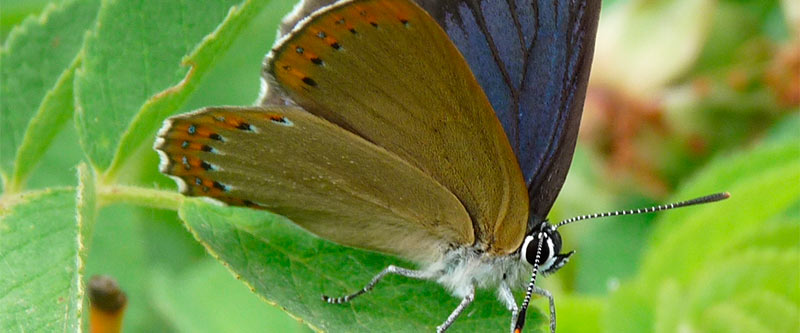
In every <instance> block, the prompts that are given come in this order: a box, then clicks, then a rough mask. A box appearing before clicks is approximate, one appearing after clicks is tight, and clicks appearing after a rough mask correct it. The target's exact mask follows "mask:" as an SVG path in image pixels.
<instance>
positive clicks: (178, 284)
mask: <svg viewBox="0 0 800 333" xmlns="http://www.w3.org/2000/svg"><path fill="white" fill-rule="evenodd" d="M154 275H155V276H154V279H153V292H152V296H151V298H153V300H154V304H155V305H156V307H157V308H158V309H159V310H160V313H161V314H162V315H163V316H164V317H166V318H168V319H169V320H170V322H172V323H173V325H174V326H175V328H176V329H177V330H178V331H181V332H237V331H238V332H258V331H264V330H267V331H270V332H306V331H309V330H308V328H306V327H305V325H303V324H301V323H300V322H299V321H297V320H294V319H291V318H290V317H289V316H287V315H286V313H284V312H283V311H281V310H280V309H278V308H277V307H274V306H272V305H269V304H267V303H265V302H264V301H262V300H261V299H259V298H258V297H257V296H256V295H255V294H254V293H253V292H251V291H250V290H249V289H247V287H246V286H244V285H243V284H242V283H241V282H239V281H238V280H236V279H235V278H234V277H233V275H231V273H230V272H229V271H228V270H226V269H225V268H224V267H223V266H222V265H221V264H220V263H218V262H216V261H215V260H213V259H210V258H209V259H208V260H205V261H203V262H201V263H199V264H197V265H194V266H193V268H191V269H188V270H187V271H186V272H184V273H182V274H180V275H177V276H175V275H174V274H168V273H166V272H162V273H161V274H154Z"/></svg>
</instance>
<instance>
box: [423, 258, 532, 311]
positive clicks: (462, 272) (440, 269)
mask: <svg viewBox="0 0 800 333" xmlns="http://www.w3.org/2000/svg"><path fill="white" fill-rule="evenodd" d="M424 270H425V271H426V272H427V273H428V274H430V276H433V277H434V279H435V280H436V281H437V282H439V283H440V284H442V285H443V286H444V287H445V288H447V289H448V290H449V291H450V293H452V294H453V296H455V297H458V298H464V297H465V296H467V294H469V292H470V289H471V288H470V287H471V286H474V287H475V288H482V289H492V288H497V287H499V286H500V283H501V282H502V281H503V280H505V281H506V283H507V284H508V286H509V287H511V288H512V289H515V288H519V287H520V286H523V285H524V283H525V282H526V280H527V279H526V278H527V277H528V276H529V275H530V273H531V270H532V267H531V265H530V264H528V263H527V262H524V261H521V260H520V256H519V253H518V252H514V253H512V254H509V255H505V256H491V255H489V254H487V253H485V252H480V251H477V250H476V249H474V248H472V247H462V248H458V249H454V250H450V251H449V252H447V253H446V254H445V255H444V257H443V258H442V259H441V260H439V261H437V262H434V263H432V264H430V265H428V266H427V267H425V268H424ZM501 301H502V299H501Z"/></svg>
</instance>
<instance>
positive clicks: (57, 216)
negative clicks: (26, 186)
mask: <svg viewBox="0 0 800 333" xmlns="http://www.w3.org/2000/svg"><path fill="white" fill-rule="evenodd" d="M75 209H76V202H75V191H74V190H71V189H60V190H46V191H41V192H35V193H27V194H21V195H18V196H17V197H15V198H13V199H12V198H6V199H5V200H4V201H3V202H0V239H2V242H0V261H2V262H3V265H1V266H0V311H2V312H1V313H0V318H2V319H3V320H0V330H2V331H6V332H8V331H65V332H66V331H71V332H78V331H80V318H79V315H80V314H81V310H80V306H81V300H82V297H83V287H82V285H81V283H80V281H81V269H80V268H81V263H82V260H81V259H80V257H79V251H78V249H79V243H80V242H79V226H78V223H77V221H76V218H75Z"/></svg>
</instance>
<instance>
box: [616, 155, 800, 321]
mask: <svg viewBox="0 0 800 333" xmlns="http://www.w3.org/2000/svg"><path fill="white" fill-rule="evenodd" d="M799 163H800V146H798V145H797V144H796V143H795V142H794V141H793V140H786V141H782V142H773V143H771V144H769V145H762V146H760V147H758V149H753V150H751V151H747V152H743V153H741V154H737V155H734V156H730V157H726V158H721V159H718V160H717V161H715V162H713V163H712V164H711V165H709V166H708V167H706V168H705V169H704V170H703V171H702V172H701V173H700V174H698V176H697V177H695V179H693V180H692V181H690V182H689V183H687V186H685V188H684V189H683V190H681V191H680V193H679V194H678V195H677V196H678V197H680V198H689V197H692V196H695V195H697V194H701V193H710V192H714V191H719V190H730V192H731V193H732V197H731V198H730V199H728V200H726V201H723V202H720V203H714V204H709V205H704V206H700V207H692V208H686V209H681V210H678V211H674V212H668V213H664V214H662V215H661V217H660V218H659V222H660V223H659V225H658V228H657V231H656V232H655V235H654V238H653V241H652V242H651V243H652V244H653V245H652V246H651V248H650V251H649V252H648V253H647V254H646V256H645V262H644V264H643V266H642V268H641V273H640V274H639V275H638V276H637V279H636V280H634V281H632V282H631V283H628V284H627V285H625V286H623V288H622V289H621V290H622V291H621V292H618V293H616V294H615V295H613V297H612V298H611V300H610V302H609V305H608V307H607V309H608V316H607V317H606V321H607V323H610V324H609V326H607V329H609V331H615V330H624V329H634V328H633V327H632V326H624V325H623V326H620V324H618V323H619V322H620V321H624V320H627V318H628V316H629V313H628V311H630V309H631V308H632V307H636V308H637V311H641V312H643V313H651V314H653V316H652V321H653V323H652V324H644V325H643V327H639V328H637V329H636V330H653V329H654V330H655V331H656V332H675V331H704V332H716V331H720V332H727V331H731V330H733V331H741V332H756V331H764V332H787V331H796V330H797V329H796V325H797V324H800V323H798V322H797V320H796V319H797V312H798V310H797V309H798V308H800V251H798V250H799V249H800V238H798V237H797V236H798V235H800V217H798V216H797V215H796V214H794V213H791V212H792V211H794V210H796V209H797V207H798V205H799V204H800V189H798V187H797V186H794V185H795V184H796V181H797V179H800V168H798V165H800V164H799ZM632 302H634V303H632ZM631 304H636V305H631ZM776 309H781V310H776ZM626 325H627V324H626Z"/></svg>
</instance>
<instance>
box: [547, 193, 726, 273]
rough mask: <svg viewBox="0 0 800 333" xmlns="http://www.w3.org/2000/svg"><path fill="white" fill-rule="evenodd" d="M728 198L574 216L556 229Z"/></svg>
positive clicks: (720, 195) (711, 197) (719, 195)
mask: <svg viewBox="0 0 800 333" xmlns="http://www.w3.org/2000/svg"><path fill="white" fill-rule="evenodd" d="M730 197H731V195H730V193H728V192H722V193H714V194H711V195H707V196H704V197H699V198H694V199H691V200H686V201H681V202H675V203H671V204H666V205H658V206H653V207H648V208H639V209H630V210H618V211H615V212H606V213H598V214H589V215H582V216H576V217H573V218H569V219H566V220H564V221H561V222H558V224H556V229H558V228H560V227H561V226H564V225H567V224H570V223H572V222H578V221H581V220H589V219H595V218H600V217H608V216H622V215H633V214H644V213H652V212H658V211H662V210H670V209H674V208H680V207H686V206H692V205H699V204H705V203H711V202H715V201H720V200H725V199H727V198H730ZM534 272H535V271H534Z"/></svg>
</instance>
